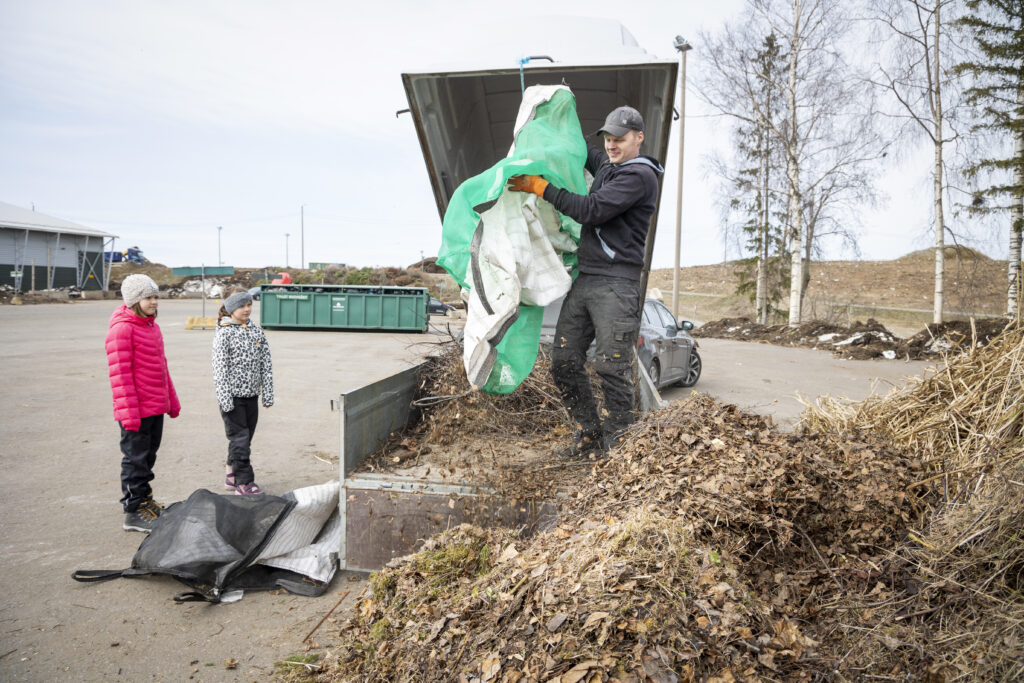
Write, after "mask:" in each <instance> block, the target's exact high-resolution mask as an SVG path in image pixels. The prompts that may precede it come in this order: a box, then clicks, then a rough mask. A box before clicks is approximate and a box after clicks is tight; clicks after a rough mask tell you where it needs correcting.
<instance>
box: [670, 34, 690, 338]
mask: <svg viewBox="0 0 1024 683" xmlns="http://www.w3.org/2000/svg"><path fill="white" fill-rule="evenodd" d="M672 46H673V47H674V48H675V49H677V50H679V61H680V72H679V75H680V80H681V85H680V86H679V184H678V187H677V189H676V195H677V196H676V268H675V270H674V271H673V272H672V315H673V316H674V317H675V319H676V320H678V319H679V250H680V241H681V239H682V233H683V142H684V135H683V133H684V131H685V129H686V128H685V126H686V53H687V52H688V51H689V50H691V49H692V46H691V45H690V44H689V43H688V42H686V40H685V39H684V38H683V37H682V36H676V39H675V40H674V41H672Z"/></svg>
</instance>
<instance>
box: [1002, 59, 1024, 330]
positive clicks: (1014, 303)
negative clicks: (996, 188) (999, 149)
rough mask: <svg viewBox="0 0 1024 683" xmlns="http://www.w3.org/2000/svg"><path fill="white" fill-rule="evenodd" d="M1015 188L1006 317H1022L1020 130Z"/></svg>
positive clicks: (1023, 101) (1020, 96)
mask: <svg viewBox="0 0 1024 683" xmlns="http://www.w3.org/2000/svg"><path fill="white" fill-rule="evenodd" d="M1017 106H1018V108H1019V107H1024V77H1022V78H1021V79H1020V81H1019V83H1018V87H1017ZM1013 158H1014V165H1013V187H1014V190H1013V192H1012V195H1011V196H1012V204H1011V205H1010V207H1011V208H1010V254H1009V269H1008V273H1007V276H1008V277H1009V287H1008V288H1007V291H1006V315H1008V316H1013V317H1016V316H1018V315H1020V308H1019V306H1020V299H1021V282H1020V274H1021V263H1020V240H1021V229H1022V228H1024V168H1022V165H1024V131H1020V130H1018V131H1017V132H1016V133H1015V134H1014V136H1013Z"/></svg>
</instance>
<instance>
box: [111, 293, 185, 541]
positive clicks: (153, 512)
mask: <svg viewBox="0 0 1024 683" xmlns="http://www.w3.org/2000/svg"><path fill="white" fill-rule="evenodd" d="M159 293H160V290H159V289H158V288H157V285H156V283H155V282H153V279H152V278H150V277H149V276H147V275H142V274H135V275H129V276H128V277H126V278H125V279H124V282H123V283H121V298H123V299H124V305H123V306H118V308H117V310H116V311H114V314H113V315H112V316H110V329H109V330H108V331H107V342H106V346H107V364H108V365H109V366H110V388H111V390H112V391H113V394H114V419H115V420H117V422H118V423H119V424H120V426H121V453H122V454H123V457H122V458H121V493H122V496H121V505H122V506H123V507H124V524H123V525H122V528H124V530H125V531H141V532H143V533H149V532H150V531H152V530H153V524H154V522H156V518H157V517H159V516H160V510H161V509H162V507H163V506H161V505H160V504H159V503H157V502H156V501H154V500H153V489H152V488H151V487H150V485H149V482H151V481H153V464H154V463H155V462H156V451H157V449H158V448H159V447H160V437H161V435H162V434H163V425H164V413H167V414H169V415H170V416H171V417H172V418H173V417H178V413H179V412H180V411H181V404H180V403H179V402H178V395H177V394H176V393H175V391H174V383H173V382H171V374H170V372H169V371H168V370H167V358H166V357H165V356H164V339H163V336H162V335H161V334H160V326H159V325H157V324H156V311H157V306H158V303H159Z"/></svg>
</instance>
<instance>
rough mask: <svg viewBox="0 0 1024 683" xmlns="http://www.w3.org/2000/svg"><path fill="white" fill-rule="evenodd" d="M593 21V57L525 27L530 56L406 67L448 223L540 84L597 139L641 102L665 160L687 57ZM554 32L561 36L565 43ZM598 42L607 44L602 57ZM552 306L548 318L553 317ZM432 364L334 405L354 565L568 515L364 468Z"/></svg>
mask: <svg viewBox="0 0 1024 683" xmlns="http://www.w3.org/2000/svg"><path fill="white" fill-rule="evenodd" d="M581 26H582V27H583V28H584V29H586V31H587V32H588V36H589V37H590V38H591V41H590V42H589V43H588V44H587V45H588V49H590V53H589V54H588V55H586V56H585V57H580V56H574V55H573V54H572V49H573V48H572V43H571V42H570V41H567V40H566V39H565V35H566V34H564V33H562V34H558V33H554V34H553V33H552V32H551V31H547V32H546V33H545V34H544V36H546V37H547V39H548V42H544V41H543V40H542V39H541V38H537V37H534V38H531V37H530V36H529V35H527V33H526V32H525V31H524V32H523V33H522V36H521V37H522V44H521V45H520V50H521V52H519V55H517V56H515V57H514V58H512V57H511V56H510V58H509V59H508V60H507V61H506V62H504V64H499V63H492V64H484V65H483V66H481V62H482V61H483V59H484V58H481V57H480V56H479V55H476V54H474V59H476V60H477V62H476V66H472V67H471V68H456V69H451V70H449V69H433V70H428V71H422V72H409V73H404V74H402V80H403V83H404V86H405V92H406V96H407V98H408V103H409V108H408V112H409V113H411V115H412V120H413V123H414V125H415V128H416V133H417V137H418V139H419V143H420V148H421V151H422V154H423V159H424V162H425V163H426V167H427V175H428V178H429V182H430V184H431V187H432V189H433V193H434V198H435V201H436V205H437V210H438V214H439V215H440V217H441V219H442V221H443V219H444V214H445V211H446V210H447V207H448V203H449V201H450V200H451V197H452V194H453V193H454V192H455V189H456V188H457V187H458V186H459V185H460V184H461V183H462V182H464V181H465V180H467V179H468V178H470V177H472V176H474V175H477V174H479V173H481V172H483V171H485V170H486V169H488V168H489V167H490V166H492V165H493V164H494V163H495V162H496V161H497V160H498V159H500V158H502V157H503V156H504V155H505V154H506V152H507V150H508V148H509V145H510V144H511V141H512V140H511V136H512V130H513V126H514V122H515V119H516V115H517V112H518V106H519V102H520V101H521V98H522V93H523V90H524V89H525V87H526V86H528V85H535V84H541V85H559V84H563V83H564V84H566V85H568V86H569V87H570V88H571V89H572V91H573V93H574V95H575V97H576V103H577V112H578V115H579V118H580V123H581V124H582V128H583V131H584V132H585V133H586V134H588V135H589V134H590V133H591V132H593V131H596V130H597V129H598V128H599V127H600V126H601V125H602V124H603V123H604V119H605V116H606V115H607V114H608V112H610V111H611V110H613V109H615V108H616V107H618V106H621V105H623V104H629V105H631V106H633V107H635V108H636V109H638V110H639V111H640V112H641V114H642V115H643V117H644V121H645V124H646V131H645V142H644V148H643V150H644V152H645V153H647V154H651V155H653V156H655V157H657V158H658V159H660V160H662V161H664V160H665V157H666V155H667V152H668V139H669V130H670V126H671V121H672V113H673V108H672V102H673V101H674V98H675V88H676V80H677V76H678V72H677V67H678V64H677V62H676V61H675V60H674V59H671V60H669V59H658V58H654V57H652V56H651V55H649V54H647V53H646V52H645V51H644V50H643V49H642V48H640V47H639V45H638V44H637V42H636V40H635V39H634V38H633V37H632V35H630V34H629V32H628V31H627V30H626V29H625V28H624V27H622V26H621V25H619V24H618V23H617V22H608V21H601V20H585V21H582V22H581V21H576V22H574V23H573V24H572V27H573V28H575V29H576V30H577V31H578V30H579V29H580V28H581ZM598 33H599V34H600V35H596V34H598ZM553 35H557V36H558V38H557V39H556V40H555V42H554V43H552V42H551V39H552V36H553ZM594 44H599V45H601V52H600V53H599V54H598V56H596V57H595V55H594V53H593V45H594ZM521 55H533V56H530V57H522V56H521ZM540 55H543V56H540ZM574 57H579V58H574ZM657 217H658V214H657V212H655V214H654V216H653V217H652V219H651V223H650V226H649V229H648V238H647V254H646V256H645V266H644V282H643V284H644V286H646V280H647V274H648V272H649V269H650V262H651V250H652V249H653V246H654V237H655V230H656V225H657ZM264 296H266V294H264ZM551 313H552V314H551V315H546V316H545V317H546V318H548V319H553V312H551ZM422 367H423V366H422V365H421V366H416V367H412V368H409V369H408V370H405V371H403V372H401V373H398V374H396V375H392V376H390V377H386V378H384V379H382V380H380V381H378V382H375V383H373V384H370V385H367V386H364V387H360V388H358V389H356V390H354V391H351V392H346V393H344V394H341V395H339V396H338V397H337V398H336V399H334V400H333V401H332V408H333V409H334V410H336V411H337V412H338V414H339V430H340V435H341V436H340V443H339V448H340V453H341V454H340V457H339V462H340V465H339V467H340V481H341V485H342V494H341V496H340V503H339V505H340V512H341V515H342V518H343V522H344V524H343V528H344V534H343V539H342V542H341V548H340V549H339V558H340V562H341V566H342V568H344V569H349V570H359V571H371V570H375V569H379V568H380V567H382V566H384V565H385V564H386V563H387V562H388V561H390V560H391V559H393V558H395V557H400V556H402V555H406V554H409V553H412V552H414V551H416V550H417V549H418V548H419V547H420V545H421V544H422V543H423V541H424V540H425V539H427V538H429V537H430V536H432V535H433V534H435V533H438V532H440V531H444V530H445V529H447V528H449V527H451V526H453V525H456V524H458V523H461V522H472V523H475V524H479V525H482V526H488V525H505V526H512V527H516V528H519V529H521V530H522V532H523V533H527V534H528V533H531V532H533V531H536V530H537V529H540V528H543V527H544V526H545V525H548V524H552V523H553V522H554V521H555V520H557V519H558V516H559V510H560V508H561V505H562V501H563V500H564V496H565V495H567V494H568V492H567V491H562V492H559V493H556V494H554V495H552V496H550V497H548V498H547V499H542V500H537V499H529V498H517V497H508V496H500V495H497V494H496V492H495V491H494V490H493V489H490V488H489V487H488V486H486V485H485V484H483V483H482V482H479V481H472V480H470V481H458V482H452V481H440V480H437V479H431V478H424V477H410V476H398V475H393V474H387V473H380V472H367V471H365V470H361V469H360V465H361V464H362V462H363V460H364V459H365V458H366V457H367V456H368V455H369V454H371V453H374V452H376V451H378V450H379V449H380V448H381V447H382V445H383V444H385V442H386V441H387V440H388V439H391V438H394V436H395V435H396V434H400V433H401V431H402V430H403V429H404V428H405V427H406V425H408V424H409V423H410V421H411V420H414V419H415V418H416V415H415V410H414V409H413V405H412V402H413V399H414V396H415V391H416V387H417V384H418V381H419V373H420V372H421V370H422ZM641 376H642V378H641V382H640V387H641V392H640V393H641V405H642V406H646V407H653V406H657V405H660V404H661V399H660V397H659V396H658V394H657V390H656V389H654V387H653V385H651V384H650V381H649V380H647V379H646V377H645V376H644V373H643V372H642V370H641Z"/></svg>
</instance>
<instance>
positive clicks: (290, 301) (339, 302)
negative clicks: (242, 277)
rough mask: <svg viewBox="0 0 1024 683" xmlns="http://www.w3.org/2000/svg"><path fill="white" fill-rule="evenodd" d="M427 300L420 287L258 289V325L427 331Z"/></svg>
mask: <svg viewBox="0 0 1024 683" xmlns="http://www.w3.org/2000/svg"><path fill="white" fill-rule="evenodd" d="M429 301H430V295H429V293H428V292H427V289H426V288H425V287H375V286H363V285H263V286H262V287H260V325H262V326H263V327H290V328H304V329H330V330H399V331H406V332H426V331H427V323H428V322H429V321H430V314H429V313H428V312H427V303H428V302H429Z"/></svg>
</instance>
